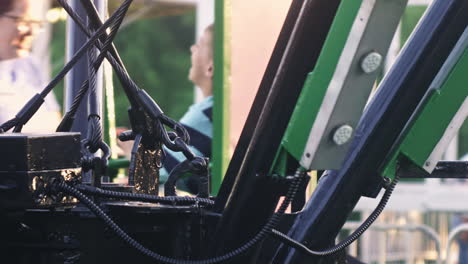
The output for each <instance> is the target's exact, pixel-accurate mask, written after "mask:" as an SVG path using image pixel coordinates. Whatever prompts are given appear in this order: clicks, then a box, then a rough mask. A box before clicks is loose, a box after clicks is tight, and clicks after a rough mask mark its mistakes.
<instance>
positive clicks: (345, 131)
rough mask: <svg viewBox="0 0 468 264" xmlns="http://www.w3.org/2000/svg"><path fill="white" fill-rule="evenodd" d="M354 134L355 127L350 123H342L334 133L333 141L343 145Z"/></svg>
mask: <svg viewBox="0 0 468 264" xmlns="http://www.w3.org/2000/svg"><path fill="white" fill-rule="evenodd" d="M352 135H353V128H352V127H351V126H350V125H342V126H340V127H338V128H337V129H336V130H335V133H333V142H335V144H337V145H338V146H341V145H343V144H345V143H346V142H348V141H349V140H350V139H351V136H352Z"/></svg>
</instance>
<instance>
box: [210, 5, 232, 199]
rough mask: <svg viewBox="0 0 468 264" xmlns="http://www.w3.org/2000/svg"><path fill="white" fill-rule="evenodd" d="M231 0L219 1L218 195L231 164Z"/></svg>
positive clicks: (214, 185)
mask: <svg viewBox="0 0 468 264" xmlns="http://www.w3.org/2000/svg"><path fill="white" fill-rule="evenodd" d="M229 14H230V1H229V0H216V1H215V42H214V43H215V44H214V54H215V59H214V68H215V74H214V80H213V93H214V103H213V144H212V170H211V193H212V194H213V195H216V194H217V193H218V190H219V188H220V186H221V182H222V180H223V175H224V173H225V172H226V169H227V166H228V163H229V91H230V83H229V75H230V72H231V69H230V53H231V52H230V46H229V43H230V41H229V39H230V31H229V28H230V27H229V21H230V17H229V16H230V15H229Z"/></svg>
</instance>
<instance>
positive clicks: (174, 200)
mask: <svg viewBox="0 0 468 264" xmlns="http://www.w3.org/2000/svg"><path fill="white" fill-rule="evenodd" d="M76 189H78V190H79V191H81V192H83V193H89V194H93V195H96V196H101V197H109V198H118V199H127V200H132V201H143V202H154V203H169V204H179V203H180V204H193V203H202V204H206V205H213V204H214V201H212V200H210V199H207V198H198V197H183V196H167V197H161V196H155V195H148V194H140V193H126V192H116V191H109V190H104V189H101V188H96V187H92V186H88V185H77V186H76Z"/></svg>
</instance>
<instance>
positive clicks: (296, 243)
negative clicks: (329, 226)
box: [271, 175, 400, 256]
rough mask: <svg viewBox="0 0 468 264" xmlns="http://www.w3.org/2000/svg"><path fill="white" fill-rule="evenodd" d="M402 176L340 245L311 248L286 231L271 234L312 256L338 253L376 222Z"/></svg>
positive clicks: (396, 177) (274, 230) (388, 188)
mask: <svg viewBox="0 0 468 264" xmlns="http://www.w3.org/2000/svg"><path fill="white" fill-rule="evenodd" d="M399 179H400V177H399V176H398V175H397V176H395V179H394V180H393V181H392V183H391V184H390V185H389V186H388V187H387V189H386V190H385V193H384V195H383V196H382V199H381V200H380V202H379V204H378V205H377V207H376V208H375V209H374V211H373V212H372V214H371V215H369V217H368V218H367V219H366V221H364V222H363V223H362V224H361V225H360V226H359V227H358V229H356V230H355V231H354V232H353V233H352V234H351V235H349V237H347V238H346V239H345V240H343V241H341V242H340V243H338V245H336V246H334V247H331V248H329V249H325V250H311V249H309V248H308V247H307V246H305V245H304V244H302V243H301V242H299V241H297V240H294V239H292V238H290V237H289V236H287V235H286V234H284V233H281V232H280V231H278V230H276V229H271V235H272V236H273V237H274V238H276V239H278V240H280V241H281V242H283V243H285V244H286V245H288V246H290V247H293V248H295V249H297V250H299V251H301V252H303V253H305V254H308V255H312V256H327V255H332V254H335V253H337V252H338V251H341V250H342V249H344V248H346V247H347V246H349V245H350V244H351V243H353V242H354V241H356V240H357V239H358V238H359V237H360V236H361V235H362V234H363V233H364V232H365V231H366V230H367V229H368V228H369V227H370V225H372V223H374V221H375V220H376V219H377V218H378V217H379V215H380V213H382V211H383V209H384V208H385V206H386V205H387V202H388V200H389V199H390V196H391V195H392V192H393V190H394V189H395V186H396V184H397V183H398V180H399Z"/></svg>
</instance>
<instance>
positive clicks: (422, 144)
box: [382, 31, 468, 178]
mask: <svg viewBox="0 0 468 264" xmlns="http://www.w3.org/2000/svg"><path fill="white" fill-rule="evenodd" d="M465 34H466V35H468V31H467V32H465ZM464 45H465V47H464V50H463V53H462V54H461V56H460V57H459V58H458V61H457V62H456V63H454V64H453V65H449V67H446V68H445V70H449V74H447V75H446V76H445V77H446V78H445V79H444V80H443V82H440V83H438V82H437V78H436V81H435V82H434V83H433V87H431V88H432V89H431V90H429V91H428V94H426V96H425V99H424V101H423V102H422V103H421V104H420V106H419V107H418V110H417V112H416V113H415V115H414V116H413V118H412V121H411V122H410V123H409V125H408V126H407V127H406V128H405V131H404V132H403V133H402V136H400V139H399V141H398V142H399V144H398V145H397V146H396V147H394V148H393V151H392V152H391V155H390V156H389V157H390V158H389V162H388V163H386V164H387V165H386V166H385V167H384V168H383V169H382V176H385V177H389V178H394V176H395V173H396V170H397V166H398V163H399V161H400V160H401V159H406V160H410V161H411V162H412V163H413V165H415V166H417V167H419V168H421V169H423V168H425V167H426V168H427V167H432V168H433V167H434V165H435V164H428V159H429V157H430V155H431V153H432V152H433V150H434V148H435V147H436V145H437V144H438V143H439V141H440V139H441V138H442V137H443V136H444V133H446V130H447V128H448V127H449V124H450V122H451V121H452V119H453V118H454V116H455V115H456V113H457V111H459V109H460V107H461V106H462V104H463V103H464V102H465V101H466V100H467V97H468V89H463V88H464V87H466V84H467V83H468V74H466V69H468V44H466V43H465V44H464ZM446 63H450V62H446ZM445 66H447V65H445ZM447 68H448V69H447ZM439 74H442V75H444V72H443V71H441V73H439ZM452 129H456V128H452ZM426 170H427V169H426ZM430 172H431V171H428V173H430Z"/></svg>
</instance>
